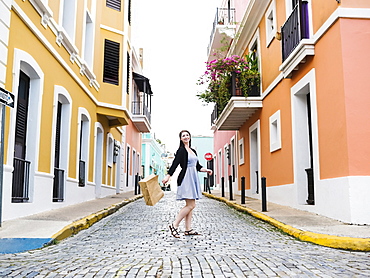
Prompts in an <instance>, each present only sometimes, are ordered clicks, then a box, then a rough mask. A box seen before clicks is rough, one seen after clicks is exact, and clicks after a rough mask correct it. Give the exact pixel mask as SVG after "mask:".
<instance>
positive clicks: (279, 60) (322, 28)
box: [209, 0, 370, 224]
mask: <svg viewBox="0 0 370 278" xmlns="http://www.w3.org/2000/svg"><path fill="white" fill-rule="evenodd" d="M232 2H233V1H224V4H223V7H224V8H225V7H228V4H229V6H231V7H232V8H234V7H235V10H239V9H240V10H242V11H243V13H242V14H243V16H242V18H241V20H240V21H239V22H238V23H237V26H236V27H235V33H234V34H233V35H232V36H231V38H230V41H229V47H228V49H227V53H224V56H225V57H226V56H231V55H239V56H244V55H246V54H251V53H253V57H254V58H255V59H257V61H258V69H259V72H260V76H261V82H260V86H259V87H260V88H259V92H258V94H257V95H255V94H253V95H250V96H248V97H242V96H237V95H232V96H231V98H230V100H229V102H228V104H227V106H226V107H225V109H224V110H223V111H222V112H221V113H220V114H219V115H217V117H216V118H214V121H213V123H214V130H215V145H216V144H217V145H223V144H225V145H226V144H229V138H227V139H224V138H223V137H222V136H219V132H220V131H223V130H226V131H228V132H235V133H236V139H235V144H236V146H237V147H235V148H234V150H233V151H234V155H235V158H236V160H237V163H236V164H237V165H238V167H237V168H238V170H237V172H238V184H237V189H238V190H240V178H241V177H245V180H246V187H247V190H246V192H247V195H248V196H250V197H253V198H260V192H261V190H260V188H261V177H265V178H266V183H267V193H268V201H270V202H274V203H278V204H282V205H287V206H291V207H294V208H297V209H301V210H306V211H311V212H314V213H318V214H320V215H325V216H327V217H330V218H333V219H337V220H340V221H343V222H345V223H352V224H369V223H370V216H369V214H368V213H367V212H368V211H369V210H370V204H369V202H367V201H366V197H365V196H367V195H369V194H370V186H369V184H370V183H369V181H370V168H369V166H368V163H367V160H368V159H367V158H368V156H369V154H370V143H369V142H368V133H369V130H370V126H369V124H368V122H369V121H367V120H366V119H367V118H368V117H370V112H369V110H368V107H369V104H370V99H369V97H368V94H367V92H368V91H369V89H370V88H369V86H370V85H369V84H368V82H367V81H366V80H367V79H366V74H367V73H368V72H369V65H370V56H369V53H368V51H367V45H369V43H370V37H369V36H367V35H366V34H367V33H368V30H369V26H370V3H369V2H368V1H363V0H356V1H349V0H330V1H312V0H307V1H301V0H260V1H234V2H233V3H232ZM230 4H231V5H230ZM230 25H233V24H230ZM209 49H214V45H212V42H211V45H210V46H209ZM211 52H212V51H210V54H209V55H210V57H211ZM217 152H218V150H215V151H214V155H215V157H216V156H217ZM221 160H222V159H221ZM219 162H220V161H219ZM219 162H218V164H220V163H219ZM215 167H221V166H220V165H219V166H215ZM225 175H226V173H225Z"/></svg>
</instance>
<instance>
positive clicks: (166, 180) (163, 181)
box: [162, 175, 171, 184]
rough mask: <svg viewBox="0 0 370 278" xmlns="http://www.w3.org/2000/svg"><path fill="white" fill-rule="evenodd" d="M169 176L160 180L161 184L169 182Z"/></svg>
mask: <svg viewBox="0 0 370 278" xmlns="http://www.w3.org/2000/svg"><path fill="white" fill-rule="evenodd" d="M170 177H171V176H170V175H166V176H165V177H164V179H163V180H162V183H163V184H166V183H167V182H168V181H169V179H170Z"/></svg>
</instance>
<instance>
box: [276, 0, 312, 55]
mask: <svg viewBox="0 0 370 278" xmlns="http://www.w3.org/2000/svg"><path fill="white" fill-rule="evenodd" d="M281 36H282V37H281V38H282V52H283V53H282V54H283V55H282V57H283V62H284V61H285V60H286V59H287V58H288V56H289V55H290V54H291V53H292V52H293V51H294V49H295V48H296V47H297V46H298V44H299V43H300V42H301V40H302V39H308V38H309V23H308V4H307V2H306V1H302V0H299V1H298V4H297V5H296V6H295V7H294V9H293V11H292V13H291V14H290V16H289V18H288V19H287V21H286V22H285V23H284V25H283V26H282V27H281Z"/></svg>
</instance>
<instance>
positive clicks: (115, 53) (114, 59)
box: [103, 40, 120, 85]
mask: <svg viewBox="0 0 370 278" xmlns="http://www.w3.org/2000/svg"><path fill="white" fill-rule="evenodd" d="M119 50H120V44H119V43H118V42H113V41H110V40H105V43H104V71H103V82H106V83H111V84H114V85H118V84H119Z"/></svg>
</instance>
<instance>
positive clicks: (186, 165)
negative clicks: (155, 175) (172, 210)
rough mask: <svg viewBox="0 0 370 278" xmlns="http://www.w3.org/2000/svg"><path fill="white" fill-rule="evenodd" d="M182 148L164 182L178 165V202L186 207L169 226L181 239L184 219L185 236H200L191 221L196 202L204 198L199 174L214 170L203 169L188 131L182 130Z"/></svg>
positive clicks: (178, 151)
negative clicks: (183, 201) (180, 227)
mask: <svg viewBox="0 0 370 278" xmlns="http://www.w3.org/2000/svg"><path fill="white" fill-rule="evenodd" d="M179 137H180V147H179V148H178V150H177V151H176V154H175V159H174V160H173V162H172V165H171V167H170V169H169V171H168V174H167V175H166V176H165V177H164V179H163V180H162V183H163V184H166V183H167V182H168V181H169V179H170V177H171V176H172V175H173V173H174V172H175V170H176V168H177V166H178V165H180V167H181V171H180V174H179V176H178V178H177V186H178V187H177V196H176V199H177V200H185V202H186V204H185V206H184V207H183V208H182V209H181V210H180V212H179V214H178V215H177V217H176V219H175V221H174V222H173V223H171V224H170V225H169V228H170V231H171V234H172V235H173V236H174V237H176V238H179V237H180V234H179V225H180V222H181V221H182V220H183V219H184V221H185V233H184V234H185V235H186V236H191V235H199V233H197V232H196V231H194V230H193V229H192V228H191V220H192V214H193V209H194V208H195V200H198V199H200V198H202V192H201V187H200V182H199V177H198V173H197V171H199V172H207V173H208V174H209V175H212V170H209V169H206V168H203V167H202V166H201V165H200V164H199V161H198V157H197V153H196V151H195V150H194V149H192V148H191V135H190V132H189V131H187V130H182V131H181V132H180V134H179Z"/></svg>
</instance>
